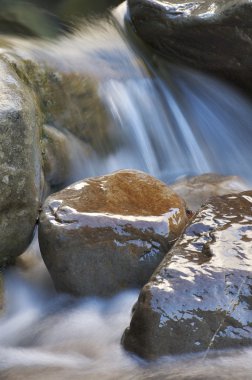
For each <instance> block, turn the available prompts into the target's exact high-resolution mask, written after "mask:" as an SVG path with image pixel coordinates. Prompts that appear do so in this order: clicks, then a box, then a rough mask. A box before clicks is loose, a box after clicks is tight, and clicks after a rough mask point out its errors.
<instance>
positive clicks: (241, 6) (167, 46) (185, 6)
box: [128, 0, 252, 90]
mask: <svg viewBox="0 0 252 380" xmlns="http://www.w3.org/2000/svg"><path fill="white" fill-rule="evenodd" d="M128 5H129V13H130V16H131V20H132V22H133V24H134V27H135V29H136V31H137V33H138V34H139V35H140V37H141V38H142V39H143V40H144V41H145V42H147V43H148V44H150V45H151V46H152V47H154V49H156V50H157V51H158V52H159V53H161V54H162V55H164V56H166V57H167V58H168V59H169V60H170V61H172V62H175V63H181V64H187V65H189V66H191V67H194V68H196V69H201V70H206V71H210V72H213V73H217V74H219V75H221V76H223V77H225V78H226V79H228V80H232V81H234V82H235V83H236V84H238V85H239V86H242V87H244V88H245V89H249V90H251V88H252V86H251V76H252V71H251V67H252V56H251V50H252V23H251V16H252V5H251V2H250V1H248V0H247V1H246V0H244V1H235V0H225V1H217V2H216V1H213V0H202V1H198V2H197V1H187V0H182V1H179V2H178V1H176V0H171V1H169V2H167V1H165V0H128Z"/></svg>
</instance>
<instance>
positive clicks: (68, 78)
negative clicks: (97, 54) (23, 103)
mask: <svg viewBox="0 0 252 380" xmlns="http://www.w3.org/2000/svg"><path fill="white" fill-rule="evenodd" d="M6 56H7V57H8V61H9V62H11V64H12V66H13V68H14V70H15V71H16V72H17V74H18V76H19V77H20V78H22V79H23V80H24V81H25V82H26V83H27V85H28V86H29V87H30V88H31V89H32V90H33V91H34V92H35V93H36V95H37V99H38V104H39V107H40V109H41V112H42V113H43V115H44V124H47V125H51V126H54V127H56V128H59V129H65V130H68V131H69V132H70V133H72V134H73V135H74V136H75V137H77V138H79V139H80V140H82V141H84V142H85V143H88V144H90V145H91V146H92V147H93V148H94V149H95V150H96V151H97V152H99V154H101V155H102V154H105V153H108V152H111V150H112V148H113V144H114V141H113V138H114V137H112V132H113V131H112V130H113V128H112V126H111V123H110V121H109V117H108V114H107V111H106V107H105V105H104V104H103V103H102V101H101V99H100V97H99V93H98V92H99V84H98V82H97V81H96V79H95V78H92V77H90V76H88V75H85V74H78V73H75V72H74V73H72V72H70V73H68V72H60V71H57V69H55V68H50V67H49V65H48V66H45V65H43V64H38V63H36V62H33V61H31V60H23V59H20V58H16V57H15V56H14V54H12V53H8V54H7V53H6Z"/></svg>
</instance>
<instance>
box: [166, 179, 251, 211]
mask: <svg viewBox="0 0 252 380" xmlns="http://www.w3.org/2000/svg"><path fill="white" fill-rule="evenodd" d="M170 187H171V188H172V189H173V190H174V191H175V193H177V194H178V195H180V196H181V198H183V199H184V200H185V202H186V204H187V207H188V208H189V209H190V210H192V211H197V210H198V209H199V208H200V207H201V206H202V205H203V204H204V203H205V202H206V201H207V200H208V199H209V198H210V197H213V196H217V195H225V194H229V193H240V192H241V191H245V190H249V185H248V184H247V183H246V182H245V181H243V179H242V178H240V177H238V176H224V175H220V174H215V173H207V174H202V175H199V176H194V177H186V178H182V179H180V180H178V181H176V182H175V183H174V184H172V185H170Z"/></svg>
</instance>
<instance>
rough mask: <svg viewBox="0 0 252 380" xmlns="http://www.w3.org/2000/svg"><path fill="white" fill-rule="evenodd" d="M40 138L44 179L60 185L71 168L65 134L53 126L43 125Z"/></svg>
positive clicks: (53, 184) (51, 183) (52, 184)
mask: <svg viewBox="0 0 252 380" xmlns="http://www.w3.org/2000/svg"><path fill="white" fill-rule="evenodd" d="M42 138H43V139H42V142H41V145H42V155H43V169H44V173H45V179H46V181H47V182H48V183H50V185H51V186H57V185H61V184H63V183H64V182H66V180H67V178H68V177H69V171H70V170H71V164H70V161H69V155H70V152H69V149H68V148H69V147H68V140H67V136H66V134H65V133H63V132H62V131H60V130H58V129H56V128H54V127H51V126H49V125H44V126H43V129H42Z"/></svg>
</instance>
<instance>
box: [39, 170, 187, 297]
mask: <svg viewBox="0 0 252 380" xmlns="http://www.w3.org/2000/svg"><path fill="white" fill-rule="evenodd" d="M186 222H187V217H186V213H185V208H184V201H183V200H182V199H181V198H180V197H178V196H177V195H176V194H175V193H174V192H173V191H171V190H170V188H169V187H168V186H166V185H165V184H164V183H162V182H160V181H158V180H157V179H155V178H153V177H151V176H150V175H148V174H145V173H142V172H139V171H131V170H122V171H119V172H115V173H113V174H111V175H107V176H103V177H96V178H90V179H87V180H85V181H81V182H78V183H76V184H74V185H72V186H70V187H68V188H66V189H64V190H62V191H61V192H59V193H56V194H53V195H52V196H50V197H49V198H48V199H47V201H46V203H45V205H44V207H43V213H42V215H41V219H40V225H39V243H40V248H41V253H42V257H43V259H44V261H45V264H46V266H47V268H48V270H49V272H50V274H51V276H52V279H53V281H54V284H55V287H56V289H57V290H59V291H65V292H70V293H73V294H77V295H93V294H96V295H102V296H108V295H110V294H113V293H115V292H117V291H119V290H120V289H124V288H128V287H136V286H143V285H144V284H145V283H146V281H147V280H148V278H149V276H150V275H151V274H152V272H153V271H154V269H155V268H156V267H157V265H158V264H159V263H160V261H161V260H162V258H163V256H164V254H165V253H166V252H167V250H168V249H169V247H170V246H171V245H172V244H173V243H174V241H175V240H176V239H177V238H178V236H179V235H180V233H181V232H182V230H183V229H184V227H185V224H186Z"/></svg>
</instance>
